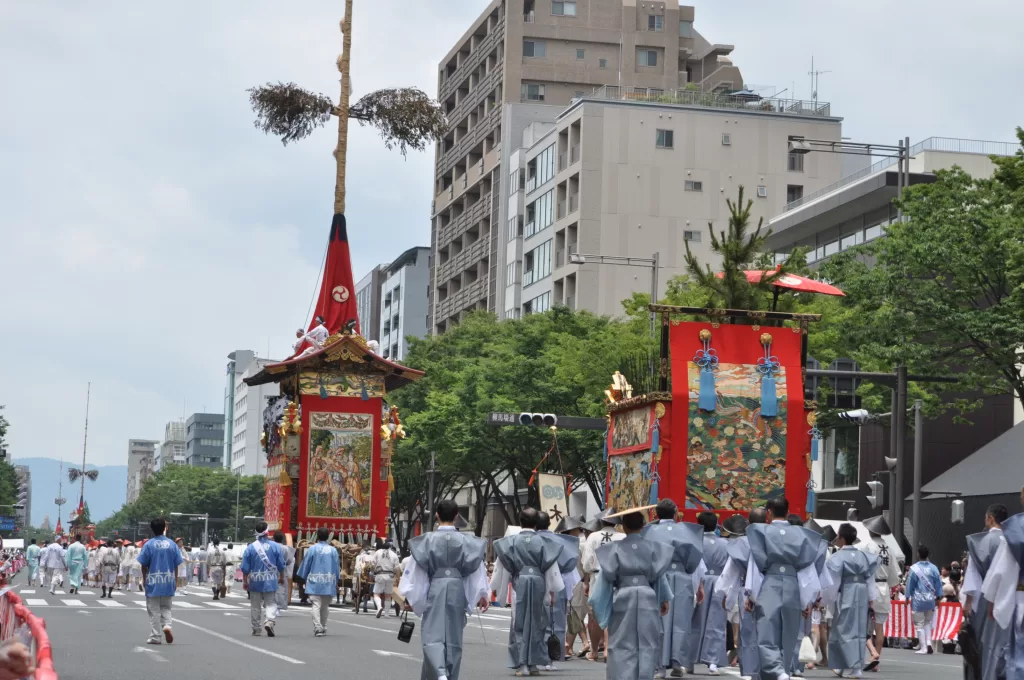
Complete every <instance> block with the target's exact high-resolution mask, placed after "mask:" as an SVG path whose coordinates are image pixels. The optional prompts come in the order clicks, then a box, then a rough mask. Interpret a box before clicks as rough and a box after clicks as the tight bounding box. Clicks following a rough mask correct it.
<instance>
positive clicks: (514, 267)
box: [505, 262, 519, 286]
mask: <svg viewBox="0 0 1024 680" xmlns="http://www.w3.org/2000/svg"><path fill="white" fill-rule="evenodd" d="M518 277H519V263H518V262H509V263H508V266H507V267H506V268H505V285H506V286H511V285H513V284H516V283H519V278H518Z"/></svg>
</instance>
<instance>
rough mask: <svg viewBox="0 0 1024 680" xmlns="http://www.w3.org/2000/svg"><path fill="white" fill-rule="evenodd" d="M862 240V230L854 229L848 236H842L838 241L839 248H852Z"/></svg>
mask: <svg viewBox="0 0 1024 680" xmlns="http://www.w3.org/2000/svg"><path fill="white" fill-rule="evenodd" d="M863 242H864V232H861V231H855V232H853V233H852V234H850V235H849V236H844V237H843V238H842V239H841V240H840V241H839V250H846V249H848V248H853V247H854V246H859V245H860V244H861V243H863Z"/></svg>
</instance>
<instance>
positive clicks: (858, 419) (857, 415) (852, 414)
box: [836, 408, 871, 425]
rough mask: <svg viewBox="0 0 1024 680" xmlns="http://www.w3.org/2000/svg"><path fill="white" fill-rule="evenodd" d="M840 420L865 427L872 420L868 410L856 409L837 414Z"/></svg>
mask: <svg viewBox="0 0 1024 680" xmlns="http://www.w3.org/2000/svg"><path fill="white" fill-rule="evenodd" d="M836 416H837V417H838V418H839V419H840V420H846V421H850V422H853V423H857V424H858V425H863V424H864V423H866V422H868V420H870V419H871V414H870V413H868V411H867V410H866V409H862V408H859V409H856V410H853V411H840V412H839V413H837V414H836Z"/></svg>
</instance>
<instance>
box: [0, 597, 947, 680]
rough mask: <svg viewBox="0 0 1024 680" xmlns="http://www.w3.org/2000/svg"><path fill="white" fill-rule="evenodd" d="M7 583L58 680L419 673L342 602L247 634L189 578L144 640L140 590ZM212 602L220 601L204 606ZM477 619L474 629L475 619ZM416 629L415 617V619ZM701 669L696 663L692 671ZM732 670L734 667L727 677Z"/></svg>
mask: <svg viewBox="0 0 1024 680" xmlns="http://www.w3.org/2000/svg"><path fill="white" fill-rule="evenodd" d="M16 590H17V591H18V592H19V593H20V594H21V596H22V598H23V599H25V601H26V602H27V603H29V607H30V608H31V609H32V610H33V612H35V613H36V614H38V615H40V616H42V617H43V618H44V619H45V620H46V627H47V630H48V632H49V635H50V638H51V641H52V643H53V658H54V664H55V666H56V668H57V673H58V675H59V676H60V677H61V678H65V679H67V680H72V679H73V680H137V679H138V678H139V677H145V678H146V679H147V680H181V678H183V677H201V678H210V679H217V678H224V679H225V680H227V679H228V678H230V679H231V680H236V679H237V678H240V677H241V678H245V679H246V680H262V679H264V678H266V679H267V680H270V679H271V678H273V679H274V680H278V679H280V678H285V677H301V678H302V679H303V680H316V679H318V678H325V679H326V678H330V679H331V680H337V679H338V678H343V679H344V678H359V679H360V680H378V679H380V680H384V679H385V678H386V679H387V680H395V679H399V678H401V679H404V678H413V679H415V678H419V673H420V660H421V658H422V656H421V653H420V645H419V635H418V630H417V634H416V635H414V637H413V641H412V643H410V644H405V643H402V642H399V641H398V639H397V637H396V636H397V632H398V620H397V619H396V618H382V619H376V618H374V617H373V615H372V614H371V615H366V614H358V615H357V614H354V613H352V611H351V609H350V608H345V609H332V611H331V614H330V623H329V626H328V634H327V637H323V638H314V637H313V626H312V622H311V619H310V612H309V609H308V608H303V607H299V606H297V605H294V604H293V605H292V607H290V608H289V610H288V611H287V612H283V613H282V615H281V617H280V618H279V619H278V623H277V637H275V638H273V639H270V638H267V637H266V636H262V637H253V636H252V635H251V630H250V626H249V607H248V604H249V603H248V601H247V600H246V598H245V595H244V593H234V594H233V596H232V597H229V598H228V600H227V601H226V602H219V603H214V602H212V600H211V595H210V592H209V591H207V590H205V589H201V588H198V587H189V588H187V589H186V591H185V594H184V595H181V596H179V597H180V599H178V598H176V599H175V608H174V644H171V645H167V644H164V645H160V646H151V645H147V644H146V638H147V637H148V633H149V620H148V618H147V616H146V612H145V601H144V599H143V598H142V597H141V595H140V594H135V593H132V594H123V593H119V594H117V595H115V597H114V599H113V600H109V599H108V600H100V599H99V593H98V592H94V591H91V590H84V591H82V592H81V593H80V594H79V595H66V594H61V593H60V592H58V594H56V595H50V594H49V593H48V592H46V590H45V589H38V588H37V589H35V592H27V591H28V590H32V589H27V588H26V587H25V586H17V587H16ZM214 604H217V605H220V606H213V605H214ZM481 626H482V628H481ZM508 627H509V614H508V610H502V609H492V610H490V611H488V612H487V613H486V614H484V615H482V616H481V617H480V618H479V619H478V618H477V617H476V616H474V617H473V618H472V619H471V620H470V624H469V626H468V627H467V630H466V639H465V647H464V655H463V671H462V677H463V679H467V678H473V679H476V678H504V677H512V671H511V670H509V669H507V668H506V667H505V661H506V658H507V657H506V651H505V650H506V648H505V643H506V642H507V640H508ZM417 628H418V626H417ZM705 674H706V671H705V669H703V668H702V667H698V671H697V675H698V676H700V675H705ZM544 675H545V676H550V677H552V678H603V677H604V675H605V667H604V665H603V664H598V663H592V662H587V661H583V660H575V661H570V662H566V663H562V664H558V669H557V670H556V671H554V672H551V673H544ZM729 675H737V673H735V670H734V669H729V671H727V675H726V677H728V676H729ZM867 675H868V676H871V677H872V678H879V679H880V678H896V679H898V680H959V678H960V677H961V675H962V672H961V665H960V657H957V656H947V655H932V656H928V657H922V656H916V655H914V654H913V653H911V652H904V651H897V650H885V653H884V656H883V664H882V666H881V669H880V672H879V673H877V674H867ZM833 677H834V676H833V675H832V673H831V672H829V671H813V672H809V673H807V678H808V680H812V679H815V678H821V679H823V680H831V679H832V678H833Z"/></svg>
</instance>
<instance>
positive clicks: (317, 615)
mask: <svg viewBox="0 0 1024 680" xmlns="http://www.w3.org/2000/svg"><path fill="white" fill-rule="evenodd" d="M330 536H331V531H330V529H328V528H327V527H320V528H319V529H317V530H316V540H317V543H316V545H314V546H311V547H309V548H308V549H306V555H305V557H304V558H303V559H302V564H301V565H299V572H298V575H299V578H301V579H303V580H304V581H305V583H306V595H307V596H308V597H309V598H310V601H311V602H312V604H313V637H323V636H325V635H327V614H328V613H329V611H330V606H331V598H333V597H334V596H335V595H336V594H337V593H338V579H339V578H341V570H340V567H339V566H338V565H339V561H338V550H337V549H336V548H335V547H334V546H333V545H331V544H330V543H328V542H327V540H328V539H329V538H330Z"/></svg>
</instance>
